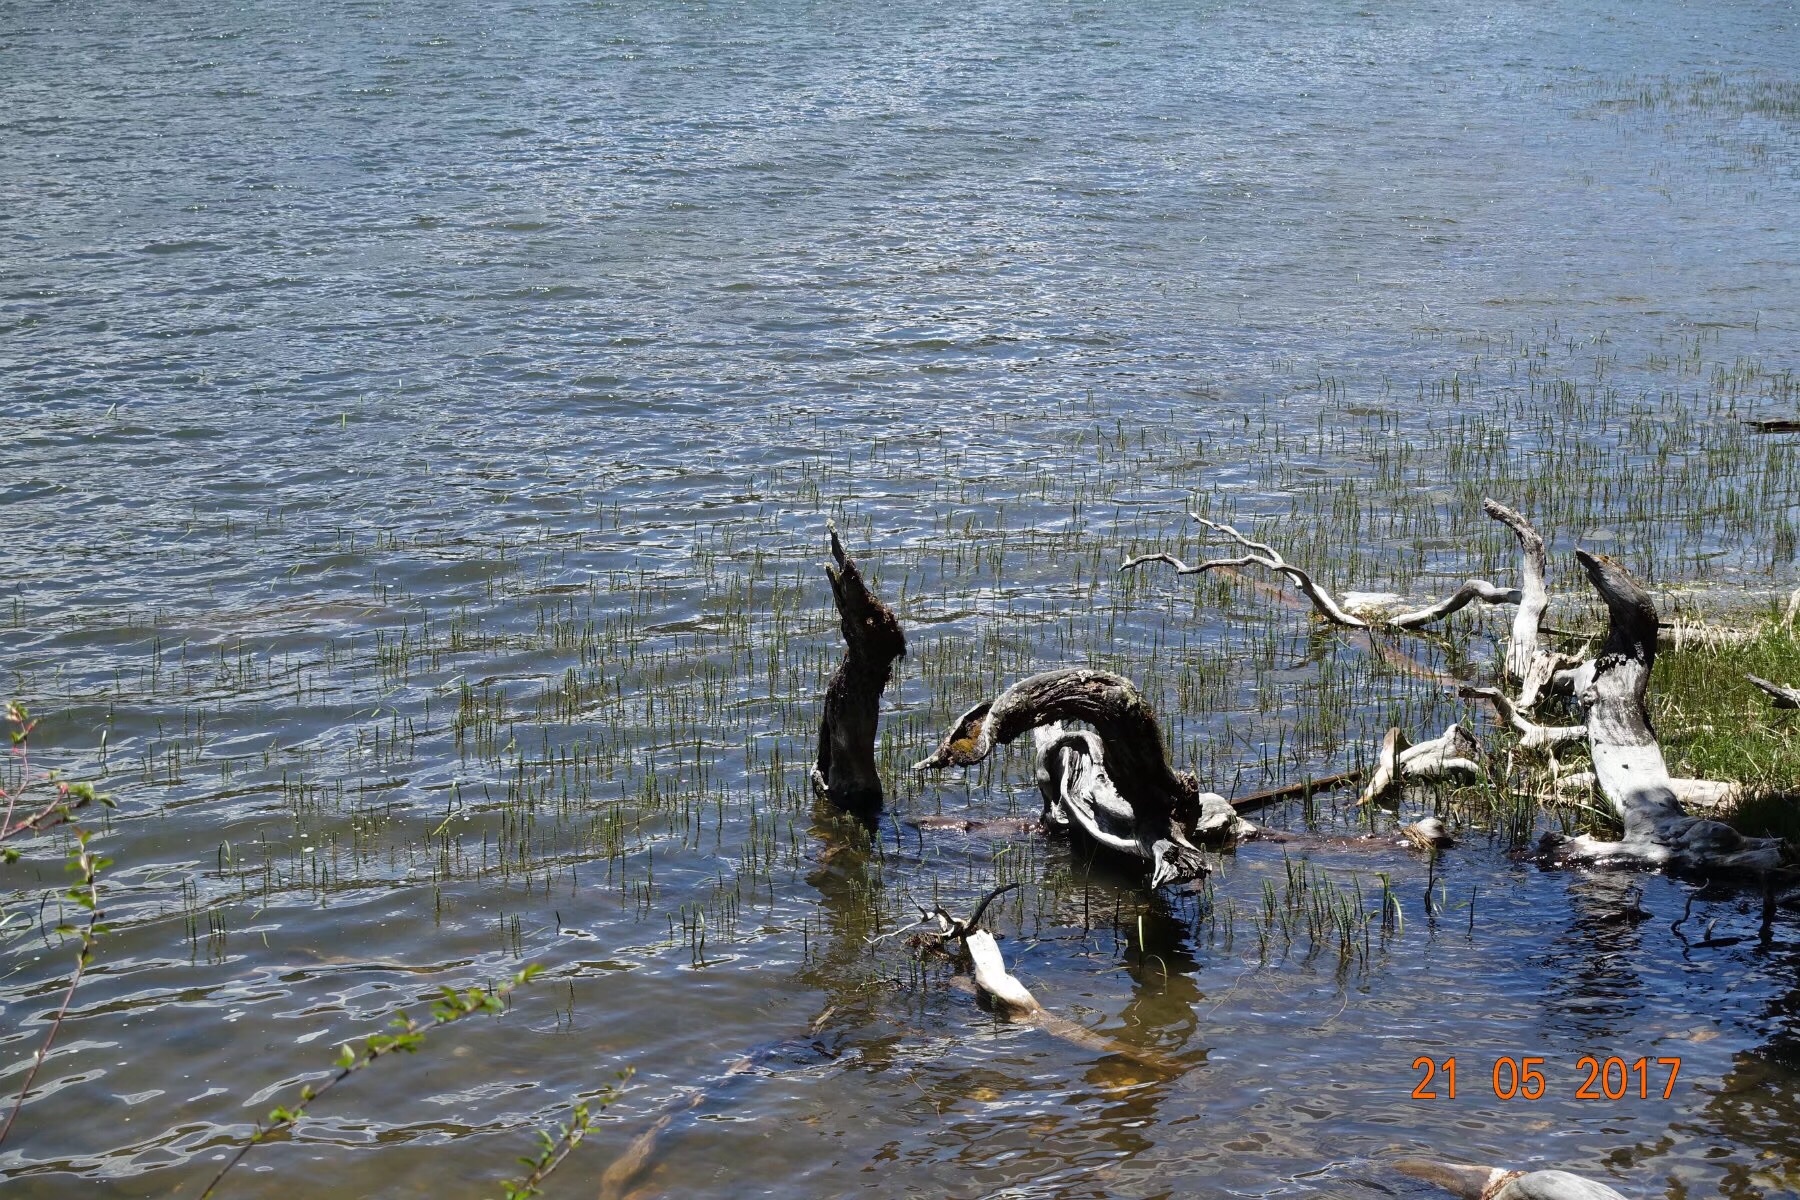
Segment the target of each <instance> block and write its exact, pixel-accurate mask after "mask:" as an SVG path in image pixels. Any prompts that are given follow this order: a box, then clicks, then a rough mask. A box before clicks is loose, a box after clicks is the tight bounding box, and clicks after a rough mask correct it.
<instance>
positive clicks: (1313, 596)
mask: <svg viewBox="0 0 1800 1200" xmlns="http://www.w3.org/2000/svg"><path fill="white" fill-rule="evenodd" d="M1188 516H1190V517H1192V518H1193V519H1194V520H1196V521H1198V522H1200V524H1202V525H1204V526H1206V527H1207V528H1208V529H1210V530H1211V531H1213V532H1214V533H1218V534H1222V535H1224V536H1225V537H1227V538H1229V539H1231V540H1232V541H1234V542H1236V543H1237V544H1238V545H1239V546H1242V547H1243V548H1244V549H1245V550H1247V551H1248V552H1249V553H1247V554H1243V555H1240V556H1238V557H1236V558H1219V559H1213V560H1212V561H1210V562H1203V563H1198V564H1196V565H1194V566H1191V567H1190V566H1188V565H1187V564H1186V563H1184V562H1182V561H1181V560H1180V559H1178V558H1176V557H1175V556H1174V555H1172V554H1166V553H1157V554H1140V555H1138V556H1137V557H1135V558H1129V559H1126V560H1125V562H1124V564H1123V565H1122V566H1120V567H1119V570H1121V571H1129V570H1131V569H1133V568H1134V567H1138V566H1141V565H1143V564H1144V563H1150V562H1161V563H1168V564H1169V565H1170V566H1172V567H1174V568H1175V573H1176V574H1177V575H1198V574H1200V573H1201V572H1203V571H1212V570H1217V569H1220V568H1238V567H1248V566H1259V567H1266V568H1267V569H1269V570H1271V571H1275V572H1277V573H1279V574H1281V575H1283V576H1285V577H1286V578H1287V579H1288V580H1289V582H1291V583H1292V584H1293V585H1294V586H1295V587H1297V588H1299V589H1300V591H1301V593H1302V594H1303V595H1304V596H1305V597H1306V598H1307V599H1308V600H1309V601H1311V602H1312V606H1313V608H1314V609H1315V610H1316V611H1317V612H1318V613H1319V615H1320V616H1322V617H1324V618H1325V619H1326V620H1327V621H1330V622H1332V623H1333V624H1335V625H1344V626H1348V627H1349V628H1351V629H1368V628H1370V627H1371V626H1385V627H1388V628H1392V629H1417V628H1420V627H1421V626H1425V625H1430V624H1431V623H1432V622H1434V621H1441V620H1443V619H1444V618H1445V617H1447V616H1449V615H1450V614H1452V613H1454V612H1457V611H1459V610H1461V609H1463V608H1465V607H1467V606H1468V605H1470V604H1472V603H1474V602H1475V601H1477V600H1481V601H1485V602H1486V603H1488V604H1518V603H1519V602H1520V599H1521V595H1520V593H1519V591H1518V590H1517V589H1515V588H1502V587H1496V586H1495V585H1494V584H1491V583H1489V582H1488V581H1487V580H1485V579H1470V580H1468V581H1466V582H1465V583H1464V584H1463V585H1462V586H1461V587H1459V588H1458V589H1457V590H1456V591H1455V592H1453V593H1451V594H1450V595H1449V596H1446V597H1445V598H1444V599H1442V600H1439V601H1437V602H1436V603H1434V604H1429V605H1427V606H1425V607H1424V608H1419V609H1414V610H1412V611H1410V612H1400V613H1381V612H1379V610H1380V609H1381V608H1382V607H1384V606H1385V605H1386V604H1387V603H1388V602H1390V601H1392V600H1393V599H1396V598H1395V597H1389V596H1385V595H1384V596H1375V595H1369V596H1364V597H1363V603H1362V604H1351V603H1349V600H1350V595H1349V594H1347V595H1346V596H1345V603H1339V601H1338V600H1337V599H1336V598H1335V597H1334V596H1332V594H1331V593H1330V591H1328V590H1327V589H1326V588H1324V587H1323V586H1321V585H1320V583H1319V581H1318V580H1316V579H1314V578H1313V577H1312V575H1311V574H1310V573H1308V572H1307V571H1305V570H1304V569H1302V568H1300V567H1296V566H1295V565H1294V564H1293V563H1290V562H1289V561H1288V560H1287V559H1285V558H1283V557H1282V556H1281V552H1280V551H1278V550H1276V549H1275V548H1274V547H1273V546H1270V545H1268V544H1267V543H1266V542H1254V541H1251V540H1250V539H1249V538H1247V537H1245V536H1244V535H1243V534H1241V533H1239V532H1238V531H1237V530H1236V529H1234V528H1232V527H1231V526H1230V525H1226V524H1224V523H1223V522H1220V521H1209V520H1207V519H1206V518H1205V517H1203V516H1201V515H1200V514H1199V513H1196V512H1194V511H1192V510H1189V512H1188ZM1353 610H1354V611H1353ZM1363 611H1369V612H1371V614H1373V615H1375V619H1374V620H1372V621H1371V620H1368V619H1365V618H1364V617H1363V616H1361V615H1359V613H1360V612H1363Z"/></svg>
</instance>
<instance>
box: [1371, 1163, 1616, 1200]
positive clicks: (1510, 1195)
mask: <svg viewBox="0 0 1800 1200" xmlns="http://www.w3.org/2000/svg"><path fill="white" fill-rule="evenodd" d="M1394 1169H1395V1170H1397V1171H1399V1172H1400V1173H1401V1174H1403V1175H1411V1176H1412V1177H1413V1178H1414V1179H1423V1180H1425V1181H1427V1182H1429V1183H1434V1184H1436V1185H1437V1186H1438V1187H1441V1188H1443V1189H1444V1190H1445V1191H1447V1192H1449V1193H1451V1194H1452V1195H1455V1196H1460V1197H1462V1198H1463V1200H1625V1197H1624V1196H1623V1195H1622V1194H1621V1193H1619V1192H1616V1191H1614V1190H1613V1189H1612V1188H1609V1187H1607V1186H1606V1185H1605V1184H1603V1183H1595V1182H1594V1181H1593V1180H1591V1179H1583V1178H1582V1177H1581V1176H1579V1175H1571V1174H1569V1172H1567V1171H1529V1172H1528V1171H1505V1170H1502V1169H1501V1168H1499V1167H1464V1166H1458V1165H1456V1164H1454V1163H1440V1162H1429V1161H1426V1160H1423V1159H1402V1160H1401V1161H1400V1162H1397V1163H1395V1164H1394Z"/></svg>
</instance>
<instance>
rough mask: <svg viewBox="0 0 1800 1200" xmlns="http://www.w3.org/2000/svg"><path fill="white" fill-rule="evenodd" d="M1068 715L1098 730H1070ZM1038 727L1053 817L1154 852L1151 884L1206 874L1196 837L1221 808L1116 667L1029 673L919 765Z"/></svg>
mask: <svg viewBox="0 0 1800 1200" xmlns="http://www.w3.org/2000/svg"><path fill="white" fill-rule="evenodd" d="M1065 721H1082V722H1085V723H1086V724H1088V725H1090V726H1092V728H1093V732H1092V733H1088V732H1085V731H1069V730H1066V729H1064V728H1063V726H1062V723H1063V722H1065ZM1031 730H1042V732H1041V733H1040V734H1039V735H1037V737H1036V741H1037V748H1038V785H1039V788H1040V789H1041V790H1042V791H1043V793H1044V805H1045V816H1046V822H1047V823H1048V824H1051V825H1065V826H1069V825H1072V826H1074V827H1076V828H1079V829H1080V830H1081V831H1082V833H1084V834H1085V835H1086V836H1088V837H1089V838H1091V839H1092V840H1093V841H1094V842H1095V843H1096V844H1097V845H1099V846H1101V847H1103V848H1105V849H1108V850H1112V851H1116V852H1118V853H1121V854H1126V855H1129V856H1131V857H1134V858H1138V859H1143V860H1148V861H1149V863H1150V864H1151V886H1152V887H1153V888H1154V887H1158V886H1161V885H1162V884H1164V883H1171V882H1179V881H1184V880H1189V879H1197V878H1199V877H1200V876H1202V875H1204V874H1205V873H1206V870H1207V867H1206V860H1205V858H1204V856H1203V855H1201V853H1200V851H1199V849H1198V848H1197V847H1195V846H1194V845H1193V844H1192V842H1190V841H1189V836H1190V834H1191V833H1192V832H1193V831H1194V830H1195V829H1196V828H1198V827H1200V826H1201V825H1203V824H1207V825H1210V823H1211V815H1212V813H1213V811H1214V810H1213V808H1212V807H1210V806H1209V805H1208V803H1207V801H1206V799H1205V798H1203V797H1202V796H1201V793H1200V785H1199V784H1198V782H1196V781H1195V779H1194V777H1193V776H1192V775H1190V774H1187V773H1186V772H1178V771H1175V770H1174V769H1172V768H1171V767H1170V766H1169V761H1168V758H1167V756H1166V755H1165V754H1164V751H1163V739H1162V730H1161V728H1160V727H1159V726H1158V724H1157V721H1156V715H1155V714H1154V713H1153V712H1152V711H1151V709H1150V705H1149V703H1148V702H1147V701H1145V699H1144V698H1143V696H1142V695H1141V694H1140V693H1139V692H1138V690H1137V688H1136V687H1134V686H1133V685H1132V683H1131V681H1130V680H1128V679H1125V678H1124V677H1123V676H1120V675H1115V674H1113V673H1112V672H1110V671H1094V670H1087V669H1083V668H1065V669H1062V670H1056V671H1044V672H1040V673H1039V674H1036V675H1032V676H1029V677H1028V678H1025V679H1022V680H1020V681H1019V682H1017V683H1015V684H1013V685H1012V686H1011V687H1009V688H1007V689H1006V690H1005V691H1004V692H1002V693H1001V694H1000V695H999V696H997V697H995V698H994V699H993V700H992V701H989V702H984V703H981V704H977V705H975V706H974V707H973V708H971V709H969V710H968V711H967V712H965V713H964V714H963V715H962V716H961V717H959V718H957V720H956V722H955V723H954V724H953V725H952V726H951V727H950V729H949V731H948V732H947V733H945V735H944V737H943V740H942V742H941V743H940V744H939V745H938V748H937V751H936V752H935V753H933V754H932V755H931V756H930V757H929V758H925V759H922V760H921V761H919V762H918V763H915V764H914V766H913V769H914V770H919V771H923V770H938V769H942V768H944V767H950V766H970V765H972V764H974V763H978V762H980V761H981V760H982V759H984V758H986V757H987V756H988V755H989V754H991V753H992V752H993V750H994V747H995V746H1003V745H1007V744H1009V743H1011V742H1012V741H1013V740H1014V739H1015V738H1017V737H1019V736H1020V735H1021V734H1023V733H1026V732H1028V731H1031ZM1213 799H1215V800H1216V801H1217V806H1218V807H1219V808H1222V810H1223V813H1230V812H1231V808H1230V805H1228V804H1226V803H1225V801H1224V800H1223V799H1219V798H1216V797H1215V798H1213ZM1220 815H1221V817H1222V815H1223V814H1220ZM1232 819H1233V820H1235V815H1233V818H1232ZM1229 828H1230V829H1235V828H1236V826H1235V825H1233V826H1230V827H1229Z"/></svg>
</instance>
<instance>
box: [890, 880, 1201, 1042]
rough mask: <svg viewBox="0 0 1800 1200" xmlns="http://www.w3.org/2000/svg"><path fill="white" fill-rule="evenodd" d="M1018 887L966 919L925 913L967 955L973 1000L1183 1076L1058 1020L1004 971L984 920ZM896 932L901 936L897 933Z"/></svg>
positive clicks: (990, 897) (1002, 889) (987, 900)
mask: <svg viewBox="0 0 1800 1200" xmlns="http://www.w3.org/2000/svg"><path fill="white" fill-rule="evenodd" d="M1018 886H1019V885H1018V884H1017V883H1016V882H1015V883H1007V884H1002V885H1001V886H999V887H997V888H995V889H994V890H993V891H991V892H989V893H988V894H987V895H985V896H983V897H982V898H981V900H980V902H979V903H977V904H976V905H975V911H974V912H972V913H971V914H969V917H968V919H967V920H962V919H959V918H957V917H954V916H952V915H951V914H950V913H949V912H948V911H946V910H945V909H944V908H943V907H941V906H940V907H937V908H934V909H930V910H924V916H925V918H926V919H927V920H932V921H935V922H936V924H937V934H938V937H939V938H940V939H941V943H942V944H944V945H948V944H955V943H958V942H960V943H961V945H962V948H963V952H964V953H965V954H966V956H967V959H968V963H969V967H970V979H971V982H972V984H973V987H974V990H975V997H976V999H977V1000H978V1001H980V1002H981V1003H982V1004H984V1005H985V1006H986V1007H987V1008H988V1009H989V1010H991V1011H992V1012H993V1013H994V1014H995V1015H997V1016H999V1017H1001V1018H1002V1019H1004V1020H1007V1021H1017V1022H1020V1023H1023V1024H1029V1025H1035V1026H1036V1027H1037V1028H1039V1029H1041V1030H1043V1031H1044V1032H1045V1033H1047V1034H1049V1035H1050V1036H1051V1037H1054V1038H1058V1039H1060V1040H1062V1041H1065V1042H1068V1043H1069V1044H1070V1045H1073V1046H1079V1047H1081V1048H1082V1049H1084V1050H1090V1051H1094V1052H1096V1053H1099V1054H1104V1055H1116V1056H1118V1057H1121V1058H1127V1059H1130V1060H1132V1061H1133V1062H1136V1063H1139V1064H1141V1065H1143V1066H1146V1067H1148V1068H1150V1069H1151V1070H1152V1071H1155V1072H1157V1073H1158V1074H1163V1075H1169V1076H1174V1075H1179V1074H1180V1073H1181V1072H1182V1070H1183V1069H1184V1068H1183V1067H1182V1065H1181V1064H1180V1063H1178V1062H1175V1061H1174V1060H1172V1059H1170V1058H1167V1057H1165V1056H1164V1055H1162V1054H1160V1053H1158V1052H1157V1051H1155V1050H1152V1049H1150V1048H1148V1047H1145V1046H1134V1045H1131V1044H1130V1043H1127V1042H1121V1041H1119V1040H1118V1039H1116V1038H1112V1037H1108V1036H1107V1035H1106V1034H1104V1033H1100V1032H1098V1031H1096V1030H1092V1029H1089V1028H1088V1027H1087V1026H1085V1025H1079V1024H1077V1023H1075V1022H1074V1021H1071V1020H1069V1019H1068V1018H1067V1017H1060V1016H1057V1015H1056V1014H1055V1013H1053V1012H1051V1011H1050V1010H1049V1009H1047V1008H1045V1007H1044V1006H1043V1005H1042V1004H1040V1003H1039V1002H1038V999H1037V997H1036V996H1034V995H1032V994H1031V990H1030V989H1029V988H1027V987H1026V986H1025V985H1024V984H1023V983H1021V982H1019V978H1018V976H1016V975H1014V974H1013V973H1012V972H1011V971H1008V970H1007V969H1006V959H1005V957H1004V956H1003V955H1002V954H1001V953H1000V943H999V942H998V941H997V940H996V939H995V937H994V935H993V934H992V933H990V932H989V931H988V930H986V929H983V928H981V918H982V916H983V915H984V914H985V913H986V912H987V908H988V905H990V904H992V903H993V902H994V899H995V897H997V896H1000V895H1002V894H1003V893H1006V892H1010V891H1012V890H1013V889H1014V888H1016V887H1018ZM896 932H898V931H896Z"/></svg>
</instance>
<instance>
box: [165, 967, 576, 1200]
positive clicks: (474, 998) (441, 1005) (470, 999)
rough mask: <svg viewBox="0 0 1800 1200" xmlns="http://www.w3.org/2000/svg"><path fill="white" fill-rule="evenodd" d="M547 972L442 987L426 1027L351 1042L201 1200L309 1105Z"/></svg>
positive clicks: (260, 1130) (496, 1006)
mask: <svg viewBox="0 0 1800 1200" xmlns="http://www.w3.org/2000/svg"><path fill="white" fill-rule="evenodd" d="M542 970H543V968H542V967H540V966H538V965H537V964H536V963H532V964H530V965H528V966H526V967H525V969H524V970H522V971H520V972H519V973H518V974H517V975H514V976H513V977H512V978H511V979H509V980H507V981H506V982H505V983H503V984H501V985H500V986H498V987H496V988H493V989H492V990H489V989H485V988H478V987H474V988H466V989H462V990H458V989H456V988H453V987H445V988H442V989H440V990H439V993H438V998H437V999H436V1000H435V1001H433V1002H432V1005H431V1020H429V1021H426V1022H424V1023H423V1024H421V1023H419V1022H418V1021H415V1020H413V1019H412V1018H411V1017H409V1016H406V1015H405V1014H401V1015H400V1016H398V1017H395V1018H394V1019H393V1020H392V1021H391V1022H389V1027H390V1028H391V1029H393V1030H394V1032H393V1033H376V1034H371V1035H369V1037H367V1038H365V1039H364V1040H363V1045H362V1049H361V1050H357V1049H355V1048H354V1047H353V1046H352V1045H351V1044H350V1043H348V1042H346V1043H345V1044H344V1045H343V1047H342V1048H340V1049H339V1051H338V1057H337V1072H336V1073H335V1074H333V1075H332V1077H331V1078H330V1079H327V1080H326V1081H325V1082H324V1083H322V1084H320V1085H319V1086H318V1087H316V1088H315V1087H313V1086H312V1085H311V1084H310V1083H309V1084H306V1085H305V1086H303V1087H302V1088H301V1089H300V1100H299V1103H297V1104H295V1105H293V1106H292V1107H291V1108H290V1107H287V1106H284V1105H277V1106H276V1107H275V1108H274V1109H271V1110H270V1112H269V1119H268V1123H267V1124H264V1123H262V1122H260V1121H259V1122H257V1125H256V1131H255V1132H254V1133H252V1134H251V1135H250V1136H249V1138H248V1139H246V1140H245V1141H244V1143H243V1145H241V1146H239V1147H238V1149H237V1153H235V1154H233V1155H232V1156H231V1158H230V1159H229V1160H227V1161H226V1163H225V1165H224V1166H222V1167H220V1168H219V1173H218V1174H217V1175H214V1176H213V1177H212V1182H211V1183H209V1184H207V1185H206V1190H205V1191H203V1192H201V1193H200V1200H207V1198H208V1197H210V1196H211V1195H212V1194H213V1192H214V1190H215V1189H217V1188H218V1186H219V1181H220V1180H222V1179H224V1178H225V1174H226V1172H228V1171H230V1170H231V1168H233V1167H235V1166H237V1165H238V1163H239V1162H241V1161H243V1158H244V1156H245V1155H246V1154H248V1153H250V1150H251V1147H253V1146H258V1145H260V1144H262V1143H263V1142H266V1141H268V1140H269V1139H270V1138H272V1137H274V1136H275V1135H276V1134H279V1133H285V1132H287V1131H288V1130H291V1129H292V1128H293V1127H294V1126H295V1125H296V1124H298V1123H299V1121H300V1118H301V1117H303V1116H305V1115H306V1108H307V1106H308V1105H309V1104H311V1103H312V1102H313V1101H314V1100H317V1099H319V1097H321V1096H323V1095H325V1093H327V1092H329V1091H330V1090H331V1089H332V1088H334V1087H336V1086H337V1085H338V1084H340V1083H342V1082H344V1080H346V1079H348V1078H350V1076H352V1075H354V1074H356V1073H357V1072H358V1071H360V1070H362V1069H363V1068H364V1067H367V1066H369V1065H370V1064H371V1063H373V1062H374V1061H375V1060H376V1059H378V1058H384V1057H386V1056H387V1055H389V1054H393V1053H395V1052H397V1051H404V1052H406V1053H407V1054H412V1053H415V1052H416V1051H417V1050H418V1049H419V1047H420V1046H422V1045H424V1044H425V1035H426V1034H427V1033H429V1032H430V1031H431V1030H433V1029H437V1028H439V1027H440V1026H444V1025H449V1024H451V1023H452V1022H454V1021H460V1020H462V1019H463V1018H464V1017H468V1016H473V1015H474V1014H476V1013H494V1012H499V1011H500V1010H501V1009H503V1008H504V1007H505V1006H506V1004H505V1001H506V997H507V994H508V993H510V992H511V991H512V990H513V989H514V988H516V987H518V986H520V985H521V984H525V983H529V982H531V980H532V979H533V978H534V977H535V976H537V974H538V973H539V972H541V971H542ZM577 1140H579V1139H577Z"/></svg>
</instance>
